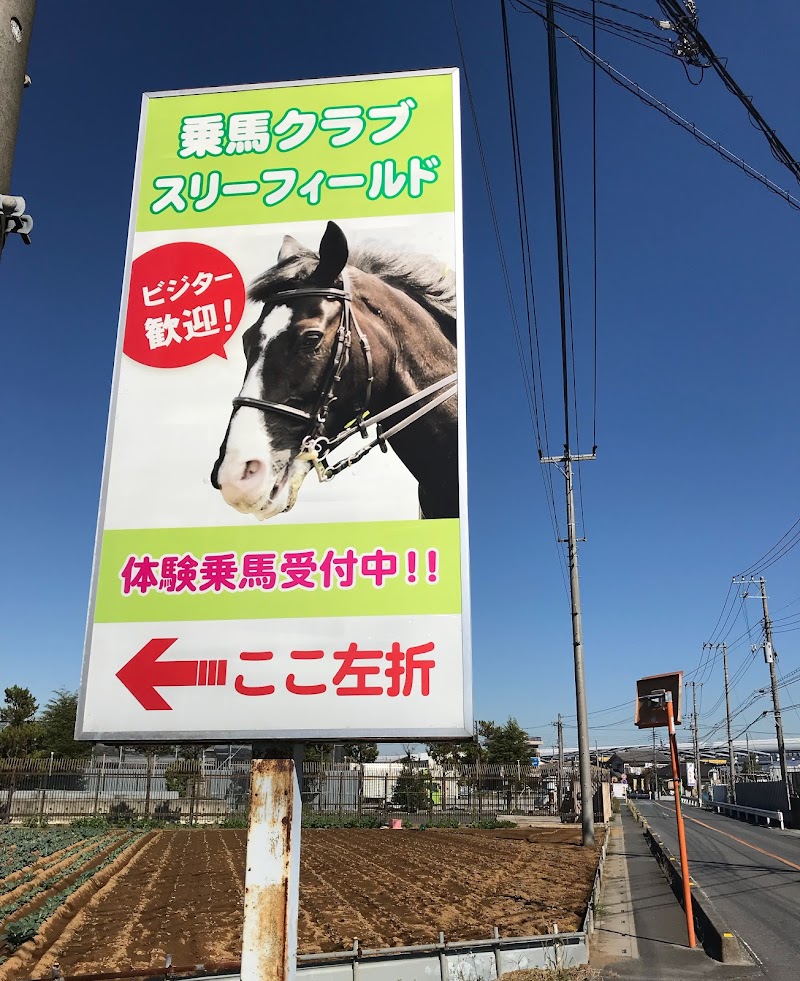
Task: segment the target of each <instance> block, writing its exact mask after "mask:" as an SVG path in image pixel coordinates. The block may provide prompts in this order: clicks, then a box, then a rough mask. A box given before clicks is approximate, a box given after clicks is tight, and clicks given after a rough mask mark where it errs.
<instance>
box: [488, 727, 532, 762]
mask: <svg viewBox="0 0 800 981" xmlns="http://www.w3.org/2000/svg"><path fill="white" fill-rule="evenodd" d="M487 750H488V752H487V759H488V762H489V763H528V762H530V758H531V746H530V743H529V742H528V734H527V733H526V732H525V730H524V729H523V728H522V726H520V724H519V723H518V722H517V720H516V719H514V718H511V717H509V719H508V722H506V724H505V725H504V726H495V725H493V726H492V729H491V730H489V731H488V747H487Z"/></svg>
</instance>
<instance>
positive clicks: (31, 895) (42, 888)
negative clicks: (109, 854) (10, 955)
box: [0, 838, 109, 923]
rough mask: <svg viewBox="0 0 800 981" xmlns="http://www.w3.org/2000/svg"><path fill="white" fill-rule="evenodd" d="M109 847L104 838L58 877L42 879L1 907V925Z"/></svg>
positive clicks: (80, 854)
mask: <svg viewBox="0 0 800 981" xmlns="http://www.w3.org/2000/svg"><path fill="white" fill-rule="evenodd" d="M108 845H109V842H108V841H107V840H106V838H102V839H101V840H100V841H99V843H98V844H96V845H95V846H94V847H93V848H90V849H89V850H88V851H81V852H80V853H79V855H78V857H77V858H76V859H75V861H74V862H72V863H71V864H70V865H67V866H66V867H65V868H63V869H60V870H59V872H58V874H57V876H56V877H54V878H52V879H49V878H47V877H45V878H44V879H40V880H39V881H38V882H35V883H34V884H33V886H32V887H31V888H30V889H28V890H27V891H26V892H24V893H23V894H22V895H20V896H17V897H16V899H13V900H11V901H10V902H8V903H6V904H5V905H3V906H0V923H2V922H3V920H6V919H8V917H9V916H11V915H12V914H13V913H16V912H17V910H18V909H22V907H23V906H27V905H28V903H30V902H31V901H32V900H33V899H35V898H36V897H37V896H38V895H39V894H40V893H43V892H47V890H48V889H52V888H53V886H55V885H56V884H57V883H58V882H60V881H61V880H62V879H66V878H67V876H70V875H72V873H73V872H77V871H78V869H80V868H82V867H83V866H84V865H86V863H87V862H90V861H91V860H92V859H93V858H94V857H95V855H97V854H99V853H100V852H102V851H103V849H105V848H108ZM54 864H57V863H54Z"/></svg>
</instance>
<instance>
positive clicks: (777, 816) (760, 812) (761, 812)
mask: <svg viewBox="0 0 800 981" xmlns="http://www.w3.org/2000/svg"><path fill="white" fill-rule="evenodd" d="M709 808H710V809H711V810H712V811H716V813H717V814H727V813H728V812H729V811H730V812H733V815H734V816H736V817H738V816H740V815H745V816H750V815H752V816H753V817H763V818H765V819H766V822H767V827H769V826H770V824H769V822H770V821H777V822H778V824H779V825H780V829H781V831H783V830H784V825H783V811H768V810H765V809H764V808H762V807H744V806H743V805H742V804H724V803H722V802H721V801H713V802H712V803H710V804H709Z"/></svg>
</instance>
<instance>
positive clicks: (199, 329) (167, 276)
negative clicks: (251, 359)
mask: <svg viewBox="0 0 800 981" xmlns="http://www.w3.org/2000/svg"><path fill="white" fill-rule="evenodd" d="M244 302H245V293H244V282H243V281H242V276H241V273H240V272H239V270H238V269H237V268H236V266H235V265H234V263H233V262H232V261H231V260H230V259H229V258H228V256H226V255H225V254H224V253H222V252H219V251H218V250H217V249H212V248H211V246H209V245H201V244H200V243H199V242H175V243H173V244H172V245H161V246H159V247H158V248H157V249H151V250H150V252H145V253H144V255H140V256H139V257H138V259H134V260H133V266H132V267H131V285H130V291H129V294H128V311H127V314H126V316H125V339H124V341H123V345H122V349H123V351H124V352H125V354H127V355H128V357H129V358H133V360H134V361H138V362H139V364H145V365H149V367H151V368H183V367H185V366H186V365H190V364H197V362H198V361H203V360H204V359H205V358H208V357H210V356H211V355H212V354H216V355H217V357H220V358H224V357H225V344H226V343H227V342H228V341H229V340H230V339H231V337H232V336H233V335H234V333H235V332H236V330H237V328H238V326H239V323H240V321H241V319H242V314H243V313H244Z"/></svg>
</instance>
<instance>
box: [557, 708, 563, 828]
mask: <svg viewBox="0 0 800 981" xmlns="http://www.w3.org/2000/svg"><path fill="white" fill-rule="evenodd" d="M556 725H557V726H558V780H557V782H556V787H557V790H558V813H559V814H561V801H562V799H563V793H564V785H563V781H564V723H563V722H562V720H561V713H560V712H559V713H558V722H557V723H556Z"/></svg>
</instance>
